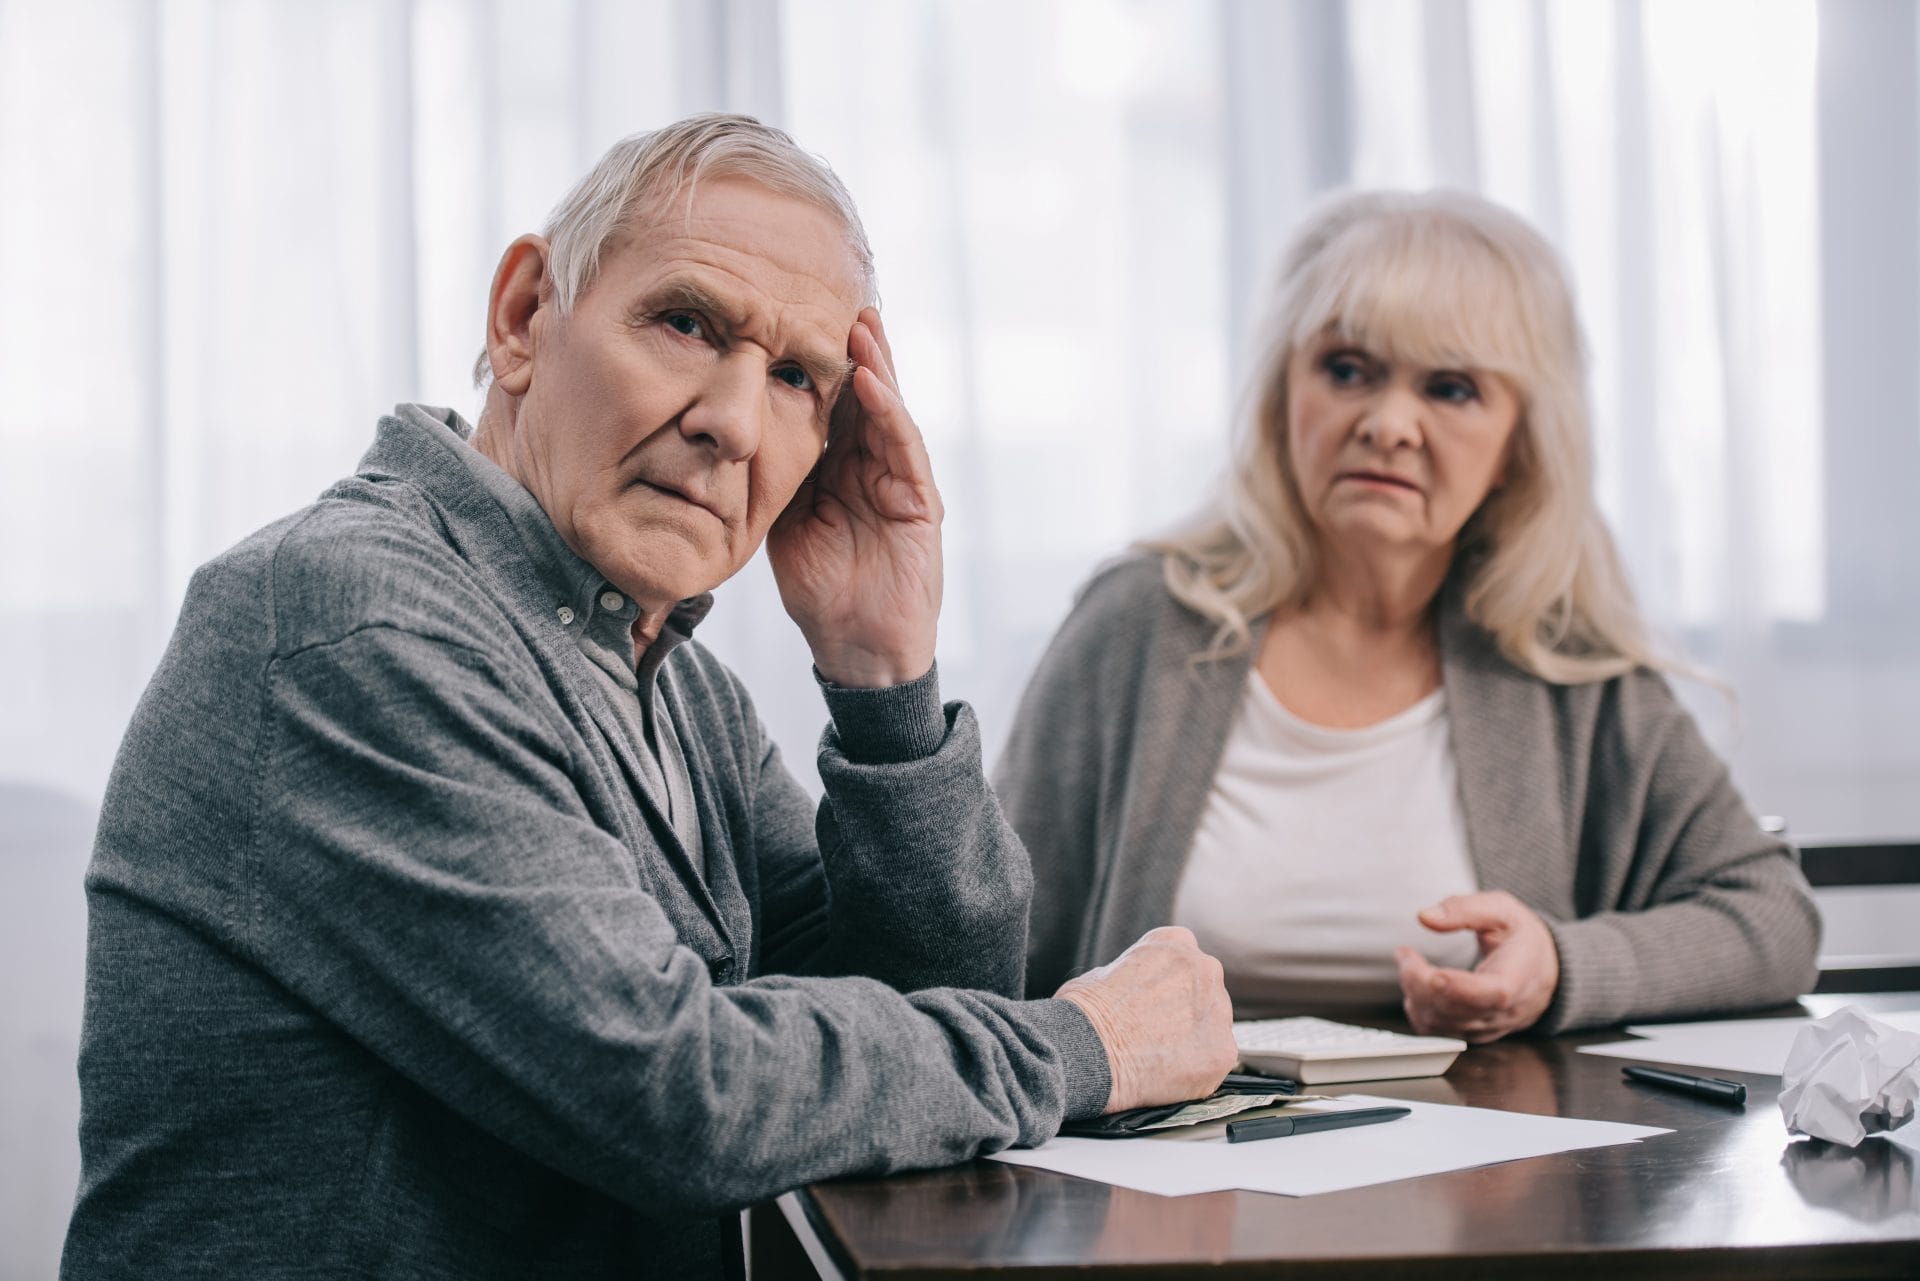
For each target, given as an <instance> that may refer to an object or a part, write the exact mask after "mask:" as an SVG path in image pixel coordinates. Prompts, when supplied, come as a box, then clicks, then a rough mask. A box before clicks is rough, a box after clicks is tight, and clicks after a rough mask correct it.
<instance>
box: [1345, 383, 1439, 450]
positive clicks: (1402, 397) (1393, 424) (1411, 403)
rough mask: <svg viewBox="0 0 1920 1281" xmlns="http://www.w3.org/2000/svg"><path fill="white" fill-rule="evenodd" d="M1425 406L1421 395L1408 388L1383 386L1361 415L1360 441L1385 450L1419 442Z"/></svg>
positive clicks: (1414, 444) (1414, 445) (1407, 447)
mask: <svg viewBox="0 0 1920 1281" xmlns="http://www.w3.org/2000/svg"><path fill="white" fill-rule="evenodd" d="M1425 408H1426V407H1425V405H1424V404H1423V403H1422V402H1421V400H1420V397H1419V396H1417V395H1414V394H1413V393H1412V392H1410V391H1405V390H1402V389H1400V388H1397V387H1388V388H1386V389H1384V390H1383V391H1381V393H1380V394H1379V395H1378V396H1377V397H1375V398H1374V400H1373V403H1371V404H1370V405H1368V406H1367V409H1366V412H1365V413H1363V414H1362V415H1361V417H1360V426H1359V432H1358V434H1359V438H1360V443H1361V444H1363V445H1365V446H1367V448H1369V449H1378V450H1382V451H1386V452H1392V451H1393V450H1396V449H1411V448H1414V447H1416V446H1418V445H1419V444H1420V440H1421V431H1422V423H1423V417H1422V415H1423V414H1424V412H1425Z"/></svg>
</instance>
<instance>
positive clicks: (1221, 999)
mask: <svg viewBox="0 0 1920 1281" xmlns="http://www.w3.org/2000/svg"><path fill="white" fill-rule="evenodd" d="M1055 995H1056V996H1058V997H1060V998H1061V999H1062V1000H1067V1001H1072V1002H1073V1003H1074V1004H1075V1005H1077V1006H1079V1007H1080V1008H1081V1009H1082V1010H1083V1011H1085V1013H1086V1016H1087V1019H1088V1020H1089V1021H1090V1022H1091V1023H1092V1024H1093V1028H1094V1031H1096V1032H1098V1033H1099V1034H1100V1040H1101V1041H1102V1043H1104V1044H1105V1045H1106V1047H1107V1062H1108V1063H1109V1065H1110V1066H1111V1067H1112V1070H1113V1091H1112V1093H1111V1094H1109V1095H1108V1097H1107V1107H1106V1110H1107V1111H1108V1112H1119V1111H1123V1110H1125V1109H1127V1108H1138V1107H1151V1106H1153V1105H1155V1104H1160V1103H1179V1102H1181V1101H1183V1100H1185V1099H1197V1098H1203V1097H1205V1096H1206V1095H1208V1094H1211V1093H1213V1091H1214V1089H1215V1088H1216V1087H1217V1086H1218V1085H1219V1084H1220V1082H1221V1080H1222V1079H1223V1078H1224V1077H1225V1076H1226V1074H1227V1073H1228V1072H1230V1071H1232V1070H1233V1065H1234V1063H1235V1062H1236V1061H1238V1059H1239V1057H1240V1052H1239V1051H1238V1050H1237V1049H1236V1048H1235V1047H1234V1043H1233V1005H1232V1002H1230V1001H1229V1000H1228V999H1227V988H1226V983H1225V981H1224V977H1223V971H1222V970H1221V968H1220V962H1218V961H1216V960H1214V959H1213V958H1212V957H1211V956H1208V955H1207V954H1206V953H1205V952H1202V951H1201V950H1200V947H1199V944H1197V943H1196V942H1195V941H1194V937H1193V933H1192V931H1190V930H1185V929H1182V928H1180V927H1179V926H1177V925H1168V926H1163V927H1161V928H1160V929H1157V930H1148V931H1147V932H1146V933H1145V934H1143V935H1141V936H1140V940H1139V942H1137V943H1135V944H1134V945H1133V946H1132V947H1130V948H1128V949H1127V950H1126V951H1124V952H1122V953H1121V954H1120V955H1119V956H1118V957H1116V958H1115V959H1114V960H1113V961H1112V962H1111V963H1110V964H1107V965H1102V966H1100V967H1099V968H1098V969H1092V970H1088V971H1087V972H1086V973H1085V974H1081V975H1079V976H1077V977H1075V978H1072V979H1069V980H1068V981H1067V982H1066V983H1065V984H1063V985H1062V986H1061V988H1060V990H1059V991H1058V992H1057V993H1055Z"/></svg>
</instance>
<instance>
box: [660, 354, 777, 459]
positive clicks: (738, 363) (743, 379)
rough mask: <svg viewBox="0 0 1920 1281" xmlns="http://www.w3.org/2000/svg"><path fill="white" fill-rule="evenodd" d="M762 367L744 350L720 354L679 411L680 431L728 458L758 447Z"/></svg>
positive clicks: (764, 377) (750, 453)
mask: <svg viewBox="0 0 1920 1281" xmlns="http://www.w3.org/2000/svg"><path fill="white" fill-rule="evenodd" d="M766 380H767V375H766V370H765V369H764V368H763V367H762V366H761V365H760V364H759V362H757V361H755V360H754V359H753V358H752V357H751V356H750V355H749V354H748V353H746V352H729V353H726V354H725V355H722V356H721V357H720V359H718V360H716V361H715V362H714V363H713V365H712V366H711V367H710V368H709V369H708V371H707V375H706V377H705V378H703V379H702V380H701V382H700V385H699V387H698V388H697V389H696V391H695V392H694V397H693V400H692V402H691V403H689V404H688V405H687V407H686V409H685V411H683V412H682V413H681V415H680V433H681V435H683V436H686V437H688V438H689V439H691V440H693V441H695V442H696V443H698V444H702V445H706V446H708V447H710V448H712V449H713V450H714V452H715V453H717V454H719V455H720V457H722V458H725V459H729V460H738V459H745V458H751V457H752V456H753V454H754V451H756V450H757V449H759V448H760V436H761V432H762V429H763V424H762V421H761V419H762V417H763V415H764V414H765V413H766V411H767V395H766Z"/></svg>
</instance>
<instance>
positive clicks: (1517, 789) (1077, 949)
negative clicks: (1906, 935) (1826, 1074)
mask: <svg viewBox="0 0 1920 1281" xmlns="http://www.w3.org/2000/svg"><path fill="white" fill-rule="evenodd" d="M1449 599H1450V598H1449ZM1212 631H1213V625H1212V624H1211V623H1209V622H1207V621H1206V620H1204V619H1202V618H1201V617H1200V616H1199V615H1197V614H1195V613H1194V612H1192V611H1191V610H1189V609H1187V608H1186V607H1185V606H1183V605H1181V604H1179V603H1178V602H1177V601H1175V600H1174V599H1173V597H1172V595H1171V594H1170V593H1169V592H1168V591H1167V589H1166V586H1165V584H1164V582H1163V581H1162V579H1161V571H1160V561H1159V559H1158V558H1157V557H1152V558H1149V557H1144V556H1135V557H1132V558H1129V559H1127V560H1124V561H1121V562H1119V563H1118V564H1116V565H1114V566H1112V567H1110V568H1109V569H1107V570H1106V571H1105V572H1104V573H1102V574H1100V575H1098V576H1097V577H1095V579H1094V580H1093V582H1092V583H1091V584H1090V585H1089V586H1088V587H1087V588H1086V589H1085V591H1084V592H1083V593H1082V595H1081V597H1080V600H1079V602H1078V604H1077V605H1076V606H1075V608H1074V610H1073V612H1072V614H1071V615H1070V616H1069V617H1068V619H1067V621H1066V622H1065V624H1064V625H1062V627H1061V629H1060V631H1059V633H1058V635H1056V636H1055V638H1054V640H1053V643H1052V646H1051V648H1049V650H1048V651H1047V653H1046V656H1045V657H1044V658H1043V659H1042V661H1041V663H1040V667H1039V670H1038V671H1037V673H1036V674H1035V676H1034V678H1033V681H1032V683H1031V684H1030V685H1029V686H1028V688H1027V692H1026V695H1025V699H1024V701H1023V703H1022V705H1021V708H1020V713H1019V716H1018V718H1017V720H1016V722H1015V725H1014V730H1013V735H1012V738H1011V740H1010V742H1009V743H1008V745H1007V748H1006V752H1005V754H1004V755H1003V756H1002V758H1001V760H1000V762H999V765H998V768H997V769H996V771H995V775H996V788H997V790H998V791H999V792H1000V797H1001V805H1002V807H1003V809H1004V810H1005V812H1006V814H1007V817H1008V819H1009V821H1011V822H1012V823H1013V825H1014V829H1015V830H1016V831H1018V832H1019V833H1020V835H1021V838H1022V840H1023V841H1024V842H1025V843H1026V846H1027V850H1028V853H1029V855H1030V857H1031V858H1032V859H1033V865H1034V876H1035V889H1034V905H1033V925H1032V930H1031V933H1030V935H1029V941H1028V960H1027V986H1028V990H1029V991H1031V992H1051V991H1053V990H1054V989H1055V988H1056V987H1058V986H1059V984H1060V983H1061V982H1062V981H1064V980H1065V979H1066V978H1068V977H1069V976H1071V975H1073V974H1075V973H1078V972H1079V971H1081V970H1084V969H1086V968H1087V967H1089V966H1091V965H1095V964H1098V963H1101V962H1104V961H1106V960H1108V959H1110V958H1111V957H1112V956H1114V955H1115V954H1116V953H1117V952H1119V951H1120V950H1121V949H1122V948H1124V947H1125V946H1126V945H1127V944H1128V943H1130V942H1132V941H1133V940H1134V939H1135V938H1136V937H1138V936H1139V934H1140V933H1141V931H1143V930H1146V929H1150V928H1152V927H1153V926H1156V925H1164V924H1166V922H1167V918H1168V914H1169V912H1170V911H1171V908H1172V903H1173V896H1174V891H1175V889H1176V887H1177V885H1178V883H1179V880H1180V875H1181V872H1182V870H1183V868H1184V866H1185V862H1186V858H1187V851H1188V847H1189V846H1190V845H1191V843H1192V839H1193V833H1194V830H1195V828H1196V826H1197V825H1198V823H1199V817H1200V811H1201V808H1202V806H1203V804H1204V803H1205V801H1206V797H1207V792H1208V789H1209V787H1210V785H1211V784H1212V781H1213V776H1214V772H1215V770H1216V769H1217V768H1218V766H1219V762H1220V756H1221V752H1222V750H1223V748H1224V746H1225V743H1226V739H1227V734H1228V731H1229V729H1230V728H1231V727H1232V724H1233V721H1234V717H1235V715H1236V714H1237V713H1238V711H1239V709H1240V706H1241V701H1242V698H1243V696H1244V693H1245V688H1246V680H1247V674H1248V671H1249V668H1250V665H1251V662H1252V655H1251V652H1247V653H1242V654H1239V655H1238V656H1235V657H1232V658H1227V659H1217V660H1206V661H1198V662H1196V661H1195V658H1196V656H1197V655H1199V654H1200V653H1201V651H1203V650H1204V649H1205V648H1206V646H1207V643H1208V641H1209V639H1210V638H1211V636H1212ZM1255 640H1256V643H1257V641H1258V631H1257V630H1256V634H1255ZM1439 643H1440V654H1441V673H1442V679H1443V683H1444V685H1445V688H1446V696H1447V709H1448V719H1449V722H1450V724H1451V731H1452V738H1453V751H1454V757H1455V760H1456V763H1457V766H1458V775H1459V780H1460V800H1461V805H1462V808H1463V809H1464V810H1465V814H1466V828H1467V843H1468V846H1469V847H1470V849H1471V852H1472V856H1473V862H1474V868H1475V870H1476V872H1477V874H1478V877H1479V882H1480V884H1481V886H1482V887H1483V888H1488V889H1503V890H1507V891H1509V892H1511V893H1512V894H1514V895H1515V896H1516V897H1518V898H1519V899H1520V900H1522V901H1523V902H1525V903H1526V904H1528V905H1529V906H1530V907H1532V908H1533V909H1534V910H1535V911H1537V912H1539V913H1540V914H1541V916H1542V917H1544V918H1545V919H1546V921H1547V924H1548V926H1549V928H1550V929H1551V930H1552V931H1553V936H1554V942H1555V943H1556V944H1557V945H1558V947H1559V951H1560V988H1559V991H1558V993H1557V995H1556V996H1555V999H1554V1002H1553V1005H1552V1006H1551V1007H1550V1008H1549V1009H1548V1011H1547V1013H1546V1014H1545V1016H1543V1018H1542V1019H1541V1020H1540V1022H1539V1024H1537V1025H1536V1026H1537V1027H1538V1029H1539V1030H1541V1031H1545V1032H1554V1031H1563V1030H1567V1029H1572V1028H1578V1027H1588V1026H1594V1025H1598V1024H1606V1023H1615V1022H1620V1021H1622V1020H1626V1019H1633V1018H1654V1017H1667V1016H1679V1015H1685V1014H1711V1013H1721V1012H1725V1011H1729V1010H1734V1009H1739V1008H1742V1007H1752V1006H1763V1005H1768V1004H1771V1003H1775V1002H1779V1001H1785V1000H1789V999H1791V998H1793V997H1795V996H1798V995H1799V994H1800V993H1802V992H1805V991H1807V990H1808V989H1809V988H1810V987H1811V986H1812V984H1813V979H1814V951H1815V947H1816V945H1817V944H1818V941H1819V917H1818V915H1817V913H1816V910H1815V908H1814V904H1813V900H1812V896H1811V894H1810V892H1809V891H1808V889H1807V884H1806V881H1805V880H1804V879H1803V878H1802V877H1801V875H1800V871H1799V868H1798V866H1797V864H1796V862H1795V859H1794V856H1793V853H1792V851H1791V850H1790V849H1789V848H1788V847H1787V846H1786V845H1784V844H1783V843H1782V842H1780V841H1779V840H1776V839H1774V838H1773V837H1770V836H1768V835H1766V834H1765V833H1764V832H1762V831H1761V830H1760V828H1759V825H1758V824H1757V823H1756V822H1755V821H1754V819H1753V817H1752V815H1751V814H1750V813H1748V811H1747V810H1746V808H1745V806H1744V805H1743V803H1742V802H1741V800H1740V797H1739V795H1738V794H1737V793H1736V792H1735V790H1734V787H1733V784H1732V782H1731V781H1730V779H1729V778H1728V776H1727V771H1726V768H1725V766H1723V765H1722V764H1721V762H1720V760H1719V759H1718V758H1717V757H1716V756H1715V755H1714V754H1713V752H1712V750H1711V749H1710V748H1708V747H1707V745H1706V744H1705V743H1704V742H1703V741H1702V739H1701V738H1700V735H1699V732H1698V730H1697V729H1696V728H1695V726H1694V724H1693V721H1692V719H1691V718H1690V717H1688V715H1687V714H1686V712H1685V711H1684V710H1683V709H1682V708H1681V707H1680V706H1679V704H1678V703H1677V702H1675V700H1674V698H1673V694H1672V692H1671V691H1670V690H1669V689H1668V688H1667V685H1666V683H1665V682H1664V681H1663V680H1662V679H1661V678H1660V677H1659V676H1657V675H1655V674H1654V673H1652V672H1649V671H1644V670H1641V671H1635V672H1631V673H1629V674H1627V675H1625V676H1621V677H1618V678H1615V679H1613V680H1608V681H1601V682H1595V683H1590V684H1582V685H1555V684H1551V683H1549V682H1547V681H1543V680H1541V679H1539V678H1538V677H1535V676H1532V675H1530V674H1528V673H1527V672H1525V671H1523V670H1521V669H1520V668H1519V667H1517V666H1515V665H1514V664H1513V663H1511V662H1509V661H1508V660H1507V659H1506V658H1505V657H1503V656H1502V655H1501V654H1500V652H1499V650H1498V649H1497V647H1496V646H1495V644H1494V642H1493V640H1492V638H1491V637H1490V636H1488V635H1487V634H1486V633H1485V632H1483V631H1482V630H1480V629H1479V628H1477V627H1476V626H1474V625H1473V624H1472V623H1471V622H1469V621H1468V620H1467V619H1466V617H1465V616H1464V615H1463V614H1462V613H1461V612H1460V610H1459V609H1458V608H1456V607H1453V606H1451V605H1448V604H1443V606H1442V608H1441V611H1440V636H1439Z"/></svg>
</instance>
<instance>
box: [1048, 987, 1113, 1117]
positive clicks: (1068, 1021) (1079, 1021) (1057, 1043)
mask: <svg viewBox="0 0 1920 1281" xmlns="http://www.w3.org/2000/svg"><path fill="white" fill-rule="evenodd" d="M1027 1007H1028V1010H1029V1011H1030V1012H1031V1014H1032V1016H1033V1021H1034V1023H1035V1024H1037V1025H1038V1027H1039V1030H1040V1032H1041V1033H1042V1034H1043V1035H1044V1036H1046V1038H1047V1039H1048V1041H1049V1042H1050V1043H1051V1044H1052V1045H1053V1048H1054V1050H1055V1051H1056V1052H1057V1053H1058V1054H1059V1056H1060V1066H1061V1069H1062V1071H1063V1072H1064V1074H1065V1082H1064V1087H1065V1091H1064V1097H1065V1101H1066V1114H1065V1115H1064V1116H1063V1117H1062V1118H1061V1120H1062V1122H1063V1123H1064V1122H1066V1121H1083V1120H1085V1119H1087V1118H1088V1117H1094V1116H1099V1115H1100V1114H1101V1113H1102V1112H1105V1111H1106V1110H1107V1100H1108V1098H1110V1097H1111V1096H1112V1094H1113V1072H1112V1069H1111V1068H1109V1067H1108V1066H1107V1046H1106V1042H1104V1041H1102V1040H1101V1039H1100V1034H1099V1033H1098V1032H1096V1031H1094V1030H1093V1023H1092V1021H1091V1020H1089V1019H1088V1018H1087V1015H1086V1011H1084V1010H1082V1009H1081V1008H1080V1007H1079V1006H1077V1005H1075V1004H1074V1003H1073V1002H1072V1001H1063V1000H1061V999H1060V998H1058V997H1048V998H1046V999H1045V1000H1039V1001H1029V1002H1027Z"/></svg>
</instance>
